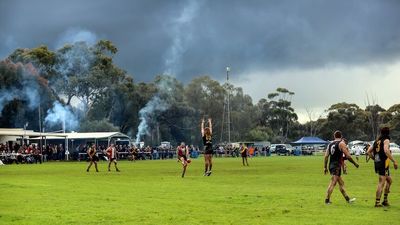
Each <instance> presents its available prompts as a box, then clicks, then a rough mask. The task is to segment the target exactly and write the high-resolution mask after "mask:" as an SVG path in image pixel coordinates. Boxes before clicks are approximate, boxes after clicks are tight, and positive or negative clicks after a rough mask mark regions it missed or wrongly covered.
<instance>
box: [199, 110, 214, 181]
mask: <svg viewBox="0 0 400 225" xmlns="http://www.w3.org/2000/svg"><path fill="white" fill-rule="evenodd" d="M204 123H205V121H204V119H203V120H202V121H201V136H202V138H203V144H204V163H205V165H204V176H210V175H211V169H212V155H213V148H212V123H211V119H210V118H209V119H208V127H205V128H204Z"/></svg>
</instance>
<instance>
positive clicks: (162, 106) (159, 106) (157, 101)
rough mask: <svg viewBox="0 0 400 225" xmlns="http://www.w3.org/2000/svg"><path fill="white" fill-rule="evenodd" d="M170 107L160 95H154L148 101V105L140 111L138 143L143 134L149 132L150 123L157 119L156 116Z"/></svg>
mask: <svg viewBox="0 0 400 225" xmlns="http://www.w3.org/2000/svg"><path fill="white" fill-rule="evenodd" d="M168 108H169V106H168V104H167V103H166V102H165V101H164V100H162V99H161V98H160V97H159V96H154V97H153V98H152V99H151V100H150V101H149V102H147V104H146V106H145V107H144V108H142V109H141V110H140V111H139V120H140V123H139V126H138V132H137V134H136V143H139V142H140V138H141V137H142V136H144V135H146V134H149V123H150V122H151V121H153V120H154V119H156V118H155V116H156V115H157V114H158V113H160V112H163V111H165V110H167V109H168Z"/></svg>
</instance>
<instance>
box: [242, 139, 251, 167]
mask: <svg viewBox="0 0 400 225" xmlns="http://www.w3.org/2000/svg"><path fill="white" fill-rule="evenodd" d="M240 154H241V156H242V163H243V166H245V164H244V162H245V161H246V165H247V166H249V163H248V162H247V154H248V149H247V147H246V145H244V144H243V143H241V144H240Z"/></svg>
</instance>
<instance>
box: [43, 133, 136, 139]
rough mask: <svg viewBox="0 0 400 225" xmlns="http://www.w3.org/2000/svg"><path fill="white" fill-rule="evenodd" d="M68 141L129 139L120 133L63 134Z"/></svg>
mask: <svg viewBox="0 0 400 225" xmlns="http://www.w3.org/2000/svg"><path fill="white" fill-rule="evenodd" d="M65 135H66V136H67V138H68V139H69V140H79V139H96V140H101V139H111V138H122V139H129V136H128V135H126V134H123V133H120V132H91V133H75V132H74V133H65ZM47 139H60V138H59V137H48V138H47Z"/></svg>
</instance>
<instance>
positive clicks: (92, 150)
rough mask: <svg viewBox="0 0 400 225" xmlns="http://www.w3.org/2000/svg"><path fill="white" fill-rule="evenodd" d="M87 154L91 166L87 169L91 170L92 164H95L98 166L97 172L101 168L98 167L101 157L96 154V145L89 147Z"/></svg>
mask: <svg viewBox="0 0 400 225" xmlns="http://www.w3.org/2000/svg"><path fill="white" fill-rule="evenodd" d="M87 154H88V156H89V162H90V163H89V166H88V168H87V169H86V172H89V169H90V167H91V166H92V164H94V167H95V168H96V172H99V170H98V169H97V161H99V157H97V155H96V145H94V144H93V145H92V147H89V149H88V150H87Z"/></svg>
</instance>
